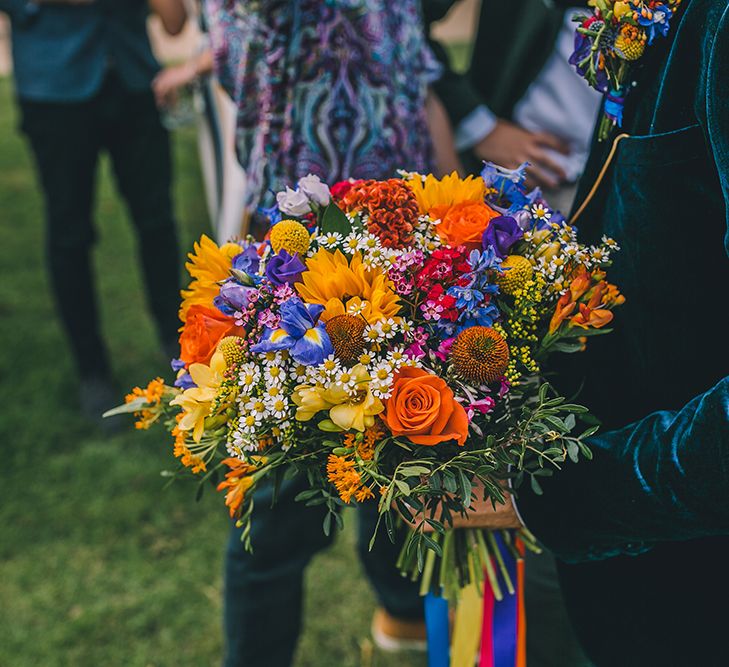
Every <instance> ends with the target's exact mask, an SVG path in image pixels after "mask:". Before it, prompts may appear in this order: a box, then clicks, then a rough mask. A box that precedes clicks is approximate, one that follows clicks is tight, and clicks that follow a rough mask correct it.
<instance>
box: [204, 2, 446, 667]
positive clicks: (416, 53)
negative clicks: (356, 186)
mask: <svg viewBox="0 0 729 667" xmlns="http://www.w3.org/2000/svg"><path fill="white" fill-rule="evenodd" d="M206 10H207V16H208V18H209V26H210V38H211V44H212V48H213V52H214V60H215V67H216V75H217V76H218V78H219V80H220V81H221V83H222V84H223V86H224V87H225V88H226V89H227V91H228V92H229V94H230V95H231V97H232V99H233V100H234V101H235V103H236V105H237V107H238V131H237V137H238V143H237V149H238V157H239V160H240V162H241V165H242V166H243V168H244V170H245V172H246V176H247V190H246V197H247V200H246V206H247V210H248V215H249V216H250V217H251V218H252V219H253V222H254V225H253V227H252V229H253V231H255V230H256V226H255V222H256V218H257V211H258V209H259V207H268V206H271V204H273V203H274V199H273V195H274V193H275V192H277V191H286V192H288V193H289V195H290V199H291V206H292V207H293V208H288V209H287V211H288V213H289V214H294V215H295V214H296V213H295V206H296V203H295V201H296V199H297V196H298V197H299V198H300V197H301V196H302V195H301V193H300V192H294V191H293V190H289V189H287V186H290V185H292V184H294V183H296V182H297V181H298V180H299V178H301V177H305V176H307V174H313V175H315V176H318V177H320V178H321V179H322V181H324V182H328V183H335V182H337V181H341V180H343V179H348V178H354V179H378V178H389V177H393V176H395V175H396V170H397V169H401V168H403V169H408V170H420V171H423V172H427V171H429V170H430V169H431V167H432V164H433V146H432V143H431V138H430V132H429V129H428V125H429V114H430V118H432V117H434V116H437V117H438V118H441V119H442V118H443V114H442V108H441V107H440V105H439V103H438V102H437V100H434V99H432V97H430V96H429V94H428V85H429V83H431V82H432V81H433V79H435V78H436V77H437V76H438V73H439V66H438V63H437V61H436V60H435V59H434V58H433V56H432V54H431V53H430V51H429V49H428V48H427V45H426V42H425V37H424V34H423V31H422V21H421V16H420V6H419V2H416V1H415V0H408V1H407V2H402V3H396V4H394V5H393V4H391V5H388V6H383V5H382V4H381V3H376V2H369V1H365V2H361V3H356V6H354V5H353V4H352V3H350V2H340V1H335V2H327V3H322V2H305V3H296V2H282V3H260V4H258V5H255V6H254V5H251V4H250V3H243V2H234V3H228V2H221V1H220V0H211V1H210V2H209V3H208V4H207V7H206ZM439 146H442V145H441V144H439ZM436 148H438V147H436ZM445 150H447V142H446V143H445ZM451 151H452V146H451ZM451 157H452V159H453V163H455V158H454V156H451ZM312 187H314V188H315V186H312ZM319 187H320V188H323V187H325V186H323V184H319ZM311 194H313V195H314V196H317V194H316V190H314V191H312V193H311ZM323 194H324V193H323V192H322V193H321V196H323ZM326 198H327V200H328V190H327V194H326ZM261 217H262V218H263V217H265V216H261ZM306 488H307V484H306V480H305V479H302V478H301V476H299V477H297V478H296V479H294V480H290V481H287V482H284V483H283V485H282V486H281V489H280V490H279V492H278V499H277V503H276V505H275V506H273V507H272V506H271V496H272V493H273V489H272V488H270V487H269V488H266V489H264V490H262V491H259V492H258V493H257V494H256V495H255V496H254V497H255V507H256V509H255V514H254V520H253V523H252V533H253V534H252V536H251V538H252V541H253V542H254V543H255V544H256V546H255V549H254V551H253V553H247V552H246V550H245V548H244V545H243V543H242V541H241V530H240V529H236V528H234V529H233V531H232V533H231V537H230V542H229V545H228V550H227V555H226V562H225V637H226V657H225V661H224V664H225V665H226V667H235V666H243V665H245V667H256V666H260V667H287V666H288V665H290V664H291V661H292V659H293V654H294V650H295V647H296V641H297V638H298V634H299V631H300V627H301V622H302V618H301V611H302V602H303V573H304V569H305V567H306V566H307V564H308V562H309V561H310V559H311V558H312V557H313V555H314V554H316V553H317V552H318V551H320V550H322V549H323V548H325V547H326V546H327V545H329V544H330V543H331V539H332V537H330V536H328V535H324V534H323V533H322V530H321V525H322V520H323V518H324V515H325V512H324V509H323V507H321V506H319V507H306V506H305V504H304V503H297V502H294V499H295V497H296V496H297V495H298V494H299V493H300V492H302V491H304V490H305V489H306ZM359 519H360V522H359V544H358V550H359V555H360V559H361V561H362V563H363V565H364V568H365V572H366V574H367V576H368V578H369V580H370V582H371V583H372V585H373V587H374V589H375V591H376V593H377V597H378V600H379V604H380V609H379V610H378V611H377V613H376V616H375V619H374V621H373V631H374V635H375V639H376V641H377V642H378V643H379V644H380V645H381V646H383V647H384V648H390V649H397V648H407V647H411V648H412V647H417V648H424V645H425V643H424V636H425V632H424V626H423V622H422V619H423V604H422V599H421V598H420V596H419V594H418V588H417V585H416V584H415V583H413V582H410V581H408V580H407V579H404V578H403V577H401V576H400V573H399V571H398V569H397V568H396V566H395V561H396V559H397V555H398V550H399V545H393V544H391V543H390V542H389V541H388V540H382V541H378V544H377V546H376V547H375V549H374V550H372V551H369V549H368V543H369V539H370V537H371V535H372V533H373V530H374V526H375V524H376V522H377V510H376V508H375V507H373V506H371V505H370V506H363V507H362V508H360V511H359Z"/></svg>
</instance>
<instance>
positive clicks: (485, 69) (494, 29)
mask: <svg viewBox="0 0 729 667" xmlns="http://www.w3.org/2000/svg"><path fill="white" fill-rule="evenodd" d="M457 1H458V0H423V6H424V11H425V16H426V20H427V21H428V22H432V21H436V20H439V19H441V18H442V17H443V16H444V15H445V14H446V13H447V12H448V11H449V10H450V8H451V7H452V6H453V5H455V4H457ZM560 4H561V3H560ZM575 5H579V3H575ZM577 8H578V7H574V8H569V9H565V7H564V6H556V5H555V4H554V3H553V2H548V1H547V0H510V2H500V1H499V0H483V2H482V3H481V10H480V14H479V19H478V25H477V31H476V37H475V41H474V45H473V51H472V54H471V59H470V63H469V66H468V69H467V71H466V73H465V74H458V73H456V72H455V71H454V70H453V69H452V68H451V66H450V63H449V59H448V56H447V53H446V51H445V49H444V48H443V47H442V46H441V45H439V44H437V43H435V44H433V48H434V49H435V50H436V53H437V54H438V55H439V58H440V59H441V60H442V61H443V64H444V66H445V73H444V76H443V77H442V78H441V79H440V80H439V81H437V82H436V83H435V84H434V88H435V90H436V92H437V93H438V95H439V96H440V97H441V99H443V100H444V102H445V105H446V109H447V111H448V114H449V116H450V119H451V122H452V123H453V126H454V128H455V141H456V147H457V149H458V150H459V151H460V153H461V159H462V161H463V163H464V166H465V167H466V169H467V170H468V171H471V172H476V173H477V172H479V171H480V169H481V165H482V162H483V161H484V160H485V161H489V162H495V163H496V164H500V165H502V166H504V167H508V168H515V167H517V166H519V165H520V164H521V163H523V162H529V163H530V166H529V168H528V170H527V173H528V175H529V182H530V184H531V185H532V186H539V187H541V188H542V190H543V191H544V194H545V196H546V197H547V199H548V201H550V203H551V204H552V205H553V206H555V207H556V208H558V209H560V210H562V211H564V212H566V211H569V209H570V207H571V205H572V200H573V199H574V194H575V191H576V183H577V180H578V178H579V177H580V175H581V173H582V171H583V169H584V167H585V162H586V161H587V156H588V153H589V147H590V139H591V137H592V130H593V127H594V124H595V119H596V117H597V111H598V107H599V104H600V94H599V93H598V92H597V91H595V90H593V89H591V88H589V87H588V86H585V85H584V82H583V81H582V79H581V78H580V77H579V76H578V75H577V73H576V72H575V71H574V68H573V67H572V66H571V65H570V64H569V62H568V60H569V57H570V55H571V54H572V50H573V42H574V33H575V24H574V23H573V22H572V16H573V14H574V11H575V9H577Z"/></svg>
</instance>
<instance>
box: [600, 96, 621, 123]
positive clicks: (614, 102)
mask: <svg viewBox="0 0 729 667" xmlns="http://www.w3.org/2000/svg"><path fill="white" fill-rule="evenodd" d="M624 105H625V97H623V96H621V95H620V93H618V92H617V91H615V92H612V93H609V94H608V95H606V96H605V115H606V116H607V117H608V118H609V119H610V120H612V121H615V123H617V125H618V127H622V126H623V107H624Z"/></svg>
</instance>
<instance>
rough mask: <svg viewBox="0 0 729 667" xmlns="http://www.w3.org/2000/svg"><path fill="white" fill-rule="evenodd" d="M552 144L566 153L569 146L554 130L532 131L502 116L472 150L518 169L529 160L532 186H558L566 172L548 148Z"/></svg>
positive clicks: (489, 159) (530, 185)
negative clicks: (554, 133)
mask: <svg viewBox="0 0 729 667" xmlns="http://www.w3.org/2000/svg"><path fill="white" fill-rule="evenodd" d="M550 148H551V149H552V150H555V151H557V152H558V153H562V154H563V155H567V154H568V153H569V146H567V145H566V144H565V143H564V142H563V141H562V140H561V139H558V138H557V137H555V136H554V135H552V134H548V133H546V132H529V131H528V130H524V129H523V128H521V127H519V126H518V125H514V124H513V123H510V122H508V121H505V120H499V121H497V123H496V126H495V127H494V129H493V130H492V131H491V132H490V133H489V134H487V135H486V136H485V137H484V138H483V139H482V140H481V141H480V142H479V143H478V144H476V146H474V149H473V152H474V153H475V154H476V157H478V158H480V159H481V160H488V161H489V162H494V163H496V164H498V165H501V166H502V167H506V168H507V169H516V167H518V166H519V165H520V164H522V163H523V162H529V168H528V169H527V174H528V176H529V179H528V181H529V187H533V186H534V185H538V186H540V187H543V188H544V187H546V188H556V187H557V186H559V185H560V184H561V183H563V182H564V181H565V180H566V178H567V175H566V174H565V171H564V169H563V168H562V167H560V165H559V164H557V162H555V160H554V158H552V157H551V156H550V155H549V153H548V152H547V151H546V150H545V149H550Z"/></svg>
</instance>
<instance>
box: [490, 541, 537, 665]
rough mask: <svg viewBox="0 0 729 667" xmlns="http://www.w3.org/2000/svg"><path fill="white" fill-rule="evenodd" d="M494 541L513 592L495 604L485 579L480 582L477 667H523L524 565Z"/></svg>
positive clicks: (524, 653) (524, 661) (524, 656)
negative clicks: (481, 619)
mask: <svg viewBox="0 0 729 667" xmlns="http://www.w3.org/2000/svg"><path fill="white" fill-rule="evenodd" d="M494 537H495V541H496V545H497V548H498V550H499V553H500V555H501V558H502V559H503V562H504V566H505V567H506V571H507V573H508V576H509V577H510V578H511V581H514V582H516V592H515V594H513V595H510V594H507V595H505V596H504V598H503V599H502V600H501V601H499V602H497V601H496V600H495V598H494V593H493V590H492V588H491V584H490V583H489V580H488V578H486V581H485V582H484V596H483V603H484V610H483V624H482V637H481V654H480V657H479V667H526V615H525V613H524V561H523V560H521V559H518V560H517V558H516V555H515V552H514V551H513V550H512V549H510V548H509V546H507V545H506V543H505V542H504V539H503V537H502V536H501V535H500V534H499V533H494Z"/></svg>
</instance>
